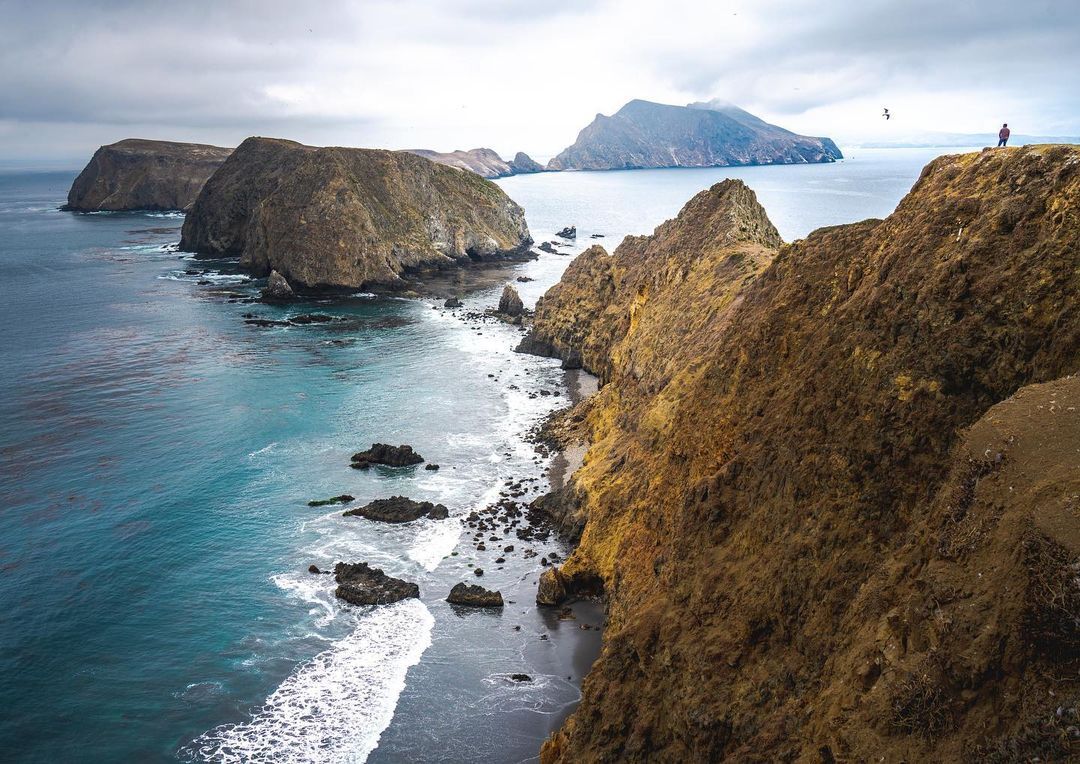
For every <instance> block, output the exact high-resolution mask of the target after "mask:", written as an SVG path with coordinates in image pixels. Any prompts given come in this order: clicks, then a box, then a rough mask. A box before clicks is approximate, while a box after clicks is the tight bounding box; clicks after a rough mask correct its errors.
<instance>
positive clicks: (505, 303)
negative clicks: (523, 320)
mask: <svg viewBox="0 0 1080 764" xmlns="http://www.w3.org/2000/svg"><path fill="white" fill-rule="evenodd" d="M499 312H500V313H502V314H503V315H506V316H520V315H521V314H522V313H524V312H525V303H523V302H522V301H521V295H519V294H518V291H517V290H516V289H514V287H512V286H510V285H509V284H507V285H506V286H504V287H503V291H502V296H501V297H500V298H499Z"/></svg>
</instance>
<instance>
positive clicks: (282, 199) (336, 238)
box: [180, 138, 532, 289]
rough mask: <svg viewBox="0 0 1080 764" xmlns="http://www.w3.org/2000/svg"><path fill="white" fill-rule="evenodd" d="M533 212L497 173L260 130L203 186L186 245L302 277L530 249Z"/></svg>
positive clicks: (351, 280) (260, 269)
mask: <svg viewBox="0 0 1080 764" xmlns="http://www.w3.org/2000/svg"><path fill="white" fill-rule="evenodd" d="M531 241H532V239H531V238H530V237H529V231H528V227H527V226H526V224H525V217H524V213H523V212H522V210H521V208H520V207H519V206H518V205H516V204H514V202H513V201H511V200H510V198H509V197H507V196H506V194H505V193H503V191H502V190H501V189H500V188H499V187H498V186H496V185H494V184H493V183H490V182H489V181H486V180H484V179H483V178H480V177H478V176H476V175H473V174H471V173H462V172H459V171H456V170H454V169H452V168H450V167H445V166H443V165H439V164H436V163H434V162H430V161H428V160H426V159H422V158H421V157H417V156H414V155H412V154H409V153H406V152H395V151H379V150H374V149H347V148H313V147H311V146H303V145H301V144H299V143H294V142H292V141H284V140H276V139H271V138H248V139H247V140H246V141H244V142H243V143H242V144H241V145H240V146H239V147H238V148H237V150H236V151H235V152H234V153H233V155H232V156H231V157H230V158H229V160H228V161H227V162H226V163H225V164H224V165H223V166H222V167H221V169H220V171H218V172H217V173H216V174H215V175H214V177H213V178H212V179H211V180H210V181H209V182H208V183H207V184H206V186H205V187H204V188H203V191H202V193H200V194H199V198H198V199H197V200H196V202H195V204H194V206H193V207H192V209H191V212H190V213H189V214H188V216H187V219H186V220H185V221H184V228H183V236H182V239H181V242H180V246H181V249H184V250H186V251H194V252H197V253H199V254H202V255H208V256H215V257H220V256H239V257H240V263H241V265H243V266H246V267H247V268H249V269H250V270H251V271H253V272H254V273H256V274H266V273H269V272H270V270H271V269H273V270H276V271H278V272H279V273H281V274H282V275H283V276H284V277H285V278H286V279H287V280H288V281H289V283H290V284H292V285H293V286H294V287H296V286H300V287H304V288H308V289H318V288H324V287H342V288H359V287H362V286H368V285H384V286H393V285H395V283H398V282H400V275H401V274H402V273H405V272H407V271H411V272H416V271H423V270H428V269H437V268H444V267H449V266H453V265H459V264H466V263H470V262H474V261H483V260H495V259H501V258H507V257H517V256H525V255H526V253H527V250H528V245H529V244H530V243H531Z"/></svg>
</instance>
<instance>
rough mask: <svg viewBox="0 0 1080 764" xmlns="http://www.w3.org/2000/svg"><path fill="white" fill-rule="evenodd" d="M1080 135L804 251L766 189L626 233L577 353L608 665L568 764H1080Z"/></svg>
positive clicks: (584, 308)
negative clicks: (1078, 140)
mask: <svg viewBox="0 0 1080 764" xmlns="http://www.w3.org/2000/svg"><path fill="white" fill-rule="evenodd" d="M1078 274H1080V149H1077V148H1075V147H1064V146H1031V147H1026V148H1023V149H1007V150H999V151H990V150H988V151H985V152H982V153H979V154H969V155H962V156H949V157H942V158H940V159H937V160H935V161H934V162H932V163H931V164H930V165H928V166H927V168H926V169H925V170H924V171H923V174H922V177H921V178H920V179H919V181H918V182H917V183H916V185H915V186H914V188H913V189H912V191H911V193H910V194H909V195H908V196H907V197H906V198H905V199H904V200H903V201H902V202H901V203H900V205H899V206H898V208H897V209H896V211H895V212H894V213H893V214H892V215H890V216H889V217H888V218H887V219H885V220H867V221H864V222H861V223H856V224H853V225H846V226H837V227H833V228H826V229H822V230H819V231H815V232H814V233H812V234H810V235H809V236H808V237H807V238H806V239H803V240H800V241H797V242H794V243H792V244H785V245H781V244H780V243H779V241H778V239H777V238H776V236H775V231H774V230H773V229H772V227H771V226H770V225H768V221H767V218H766V217H765V214H764V211H763V210H761V209H760V207H758V206H757V205H756V202H755V201H754V200H753V195H752V194H751V193H750V192H749V190H748V189H746V188H745V187H744V186H743V185H742V184H741V183H739V182H734V181H729V182H726V183H724V184H720V185H718V186H716V187H714V188H713V189H710V190H709V191H706V192H703V193H702V194H699V195H698V196H697V197H695V198H694V199H693V200H692V201H691V202H690V203H689V204H688V205H687V206H686V208H684V210H683V211H682V212H681V213H680V215H679V216H678V217H677V218H676V219H675V220H673V221H670V222H668V223H666V224H664V225H663V226H661V227H660V228H658V229H657V232H656V234H654V235H653V236H651V237H638V238H631V239H628V240H627V241H626V242H625V243H624V244H623V245H622V246H620V247H619V249H617V250H616V252H615V254H614V255H611V256H609V255H606V254H604V253H603V251H602V250H600V249H599V248H594V249H592V250H590V251H589V252H588V253H587V254H586V255H584V256H583V259H582V261H580V262H579V263H576V264H575V266H574V267H573V268H571V269H569V270H568V271H567V274H566V276H565V277H564V280H563V282H562V283H561V284H560V285H558V286H557V287H556V288H553V289H552V290H551V291H550V292H549V293H548V295H546V296H545V297H544V299H543V300H542V301H541V303H540V304H539V305H538V306H537V311H536V323H535V327H534V330H533V335H532V337H531V338H530V339H529V340H528V343H532V344H533V345H534V346H536V347H540V348H542V349H545V350H547V351H548V352H550V353H553V354H556V355H559V356H561V357H564V358H565V357H568V356H569V355H570V354H572V353H575V352H576V353H578V354H580V357H581V359H582V361H583V362H584V364H585V365H586V366H587V367H588V368H592V369H594V370H596V371H597V372H598V373H599V374H600V375H601V376H602V378H603V380H604V382H605V384H604V386H603V387H602V388H601V390H600V392H599V393H598V394H597V395H595V396H594V397H593V398H591V399H589V400H587V401H585V402H583V403H582V404H580V408H579V410H578V411H576V412H574V415H573V417H572V418H573V419H582V418H583V424H584V426H585V428H586V429H587V431H588V436H589V438H590V439H591V446H590V449H589V451H588V453H587V455H586V457H585V462H584V466H583V467H582V468H581V469H579V470H578V471H577V472H576V473H575V475H574V477H573V492H572V493H571V495H572V496H574V497H575V498H576V499H577V500H578V501H579V506H578V507H577V508H576V513H577V518H579V519H581V520H583V521H584V531H583V533H582V535H581V539H580V545H579V547H578V548H577V550H576V551H575V553H574V554H573V555H572V557H571V558H570V559H569V560H568V561H567V563H566V565H565V566H564V567H563V569H562V571H561V575H562V576H563V579H562V580H565V581H569V582H571V584H572V582H573V581H574V580H588V579H589V578H590V577H595V576H599V578H600V579H602V580H603V582H604V587H605V591H606V595H607V597H608V602H609V625H608V627H607V629H606V631H605V634H604V638H605V642H604V648H603V652H602V654H601V657H600V658H599V659H598V661H597V662H596V664H595V665H594V667H593V669H592V671H591V673H590V674H589V676H588V677H587V678H586V680H585V683H584V698H583V700H582V703H581V704H580V706H579V707H578V709H577V710H576V712H575V713H574V714H573V716H572V717H571V718H570V719H569V720H568V721H567V723H566V724H565V725H564V727H563V728H562V730H561V731H560V732H559V733H557V734H556V735H555V736H554V737H553V738H552V739H551V740H550V741H549V743H548V744H547V745H546V746H545V748H544V751H543V759H544V760H545V761H548V762H551V761H594V760H610V761H615V760H619V761H626V760H629V761H646V760H647V761H717V760H720V759H722V758H729V759H730V760H735V761H743V760H770V761H774V760H786V761H795V760H799V761H815V762H816V761H843V760H871V759H872V760H879V759H882V758H884V760H886V761H902V760H906V761H927V760H934V761H956V760H986V759H989V760H1001V761H1013V760H1027V758H1029V757H1030V756H1039V757H1042V759H1043V760H1048V759H1049V760H1053V759H1055V758H1056V759H1063V758H1067V757H1068V756H1070V755H1075V753H1076V746H1077V740H1076V738H1077V735H1076V733H1075V729H1076V728H1078V727H1080V719H1078V718H1077V715H1078V713H1080V711H1078V709H1080V690H1078V689H1077V687H1076V686H1075V678H1076V675H1077V670H1078V669H1080V579H1078V577H1077V575H1076V570H1077V567H1078V566H1080V515H1078V512H1077V506H1078V504H1077V502H1078V501H1080V499H1078V497H1080V470H1078V456H1077V454H1078V449H1080V418H1078V416H1077V408H1076V407H1077V405H1078V403H1077V397H1076V396H1077V395H1080V388H1078V383H1077V381H1076V379H1074V378H1072V377H1069V376H1067V375H1069V374H1072V373H1074V372H1075V371H1076V370H1077V369H1078V368H1080V311H1078V310H1077V305H1078V304H1080V275H1078Z"/></svg>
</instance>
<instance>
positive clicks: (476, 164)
mask: <svg viewBox="0 0 1080 764" xmlns="http://www.w3.org/2000/svg"><path fill="white" fill-rule="evenodd" d="M407 152H408V153H409V154H416V155H417V156H420V157H424V159H430V160H431V161H432V162H438V163H439V164H445V165H449V166H451V167H456V168H458V169H459V170H468V171H469V172H474V173H476V174H477V175H479V176H480V177H481V178H488V179H491V178H505V177H507V176H509V175H523V174H526V173H531V172H543V171H544V168H543V166H542V165H541V164H540V163H539V162H536V161H534V160H533V159H532V158H531V157H530V156H529V155H528V154H526V153H525V152H523V151H519V152H518V153H517V154H516V155H515V156H514V158H513V159H512V160H510V161H509V162H507V161H506V160H505V159H503V158H502V157H500V156H499V154H498V152H496V151H495V150H494V149H469V150H468V151H462V150H460V149H458V150H457V151H431V150H430V149H408V150H407Z"/></svg>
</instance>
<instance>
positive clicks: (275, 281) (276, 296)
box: [262, 271, 296, 302]
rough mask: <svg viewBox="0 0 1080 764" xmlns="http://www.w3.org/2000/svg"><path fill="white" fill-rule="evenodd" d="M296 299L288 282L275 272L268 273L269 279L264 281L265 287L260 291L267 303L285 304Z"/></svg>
mask: <svg viewBox="0 0 1080 764" xmlns="http://www.w3.org/2000/svg"><path fill="white" fill-rule="evenodd" d="M295 297H296V293H295V292H293V288H292V287H291V286H289V282H288V281H287V280H286V279H285V277H284V276H282V275H281V274H280V273H278V272H277V271H270V277H269V278H268V279H267V280H266V287H265V288H264V289H263V290H262V298H263V300H265V301H267V302H287V301H289V300H292V299H294V298H295Z"/></svg>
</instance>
